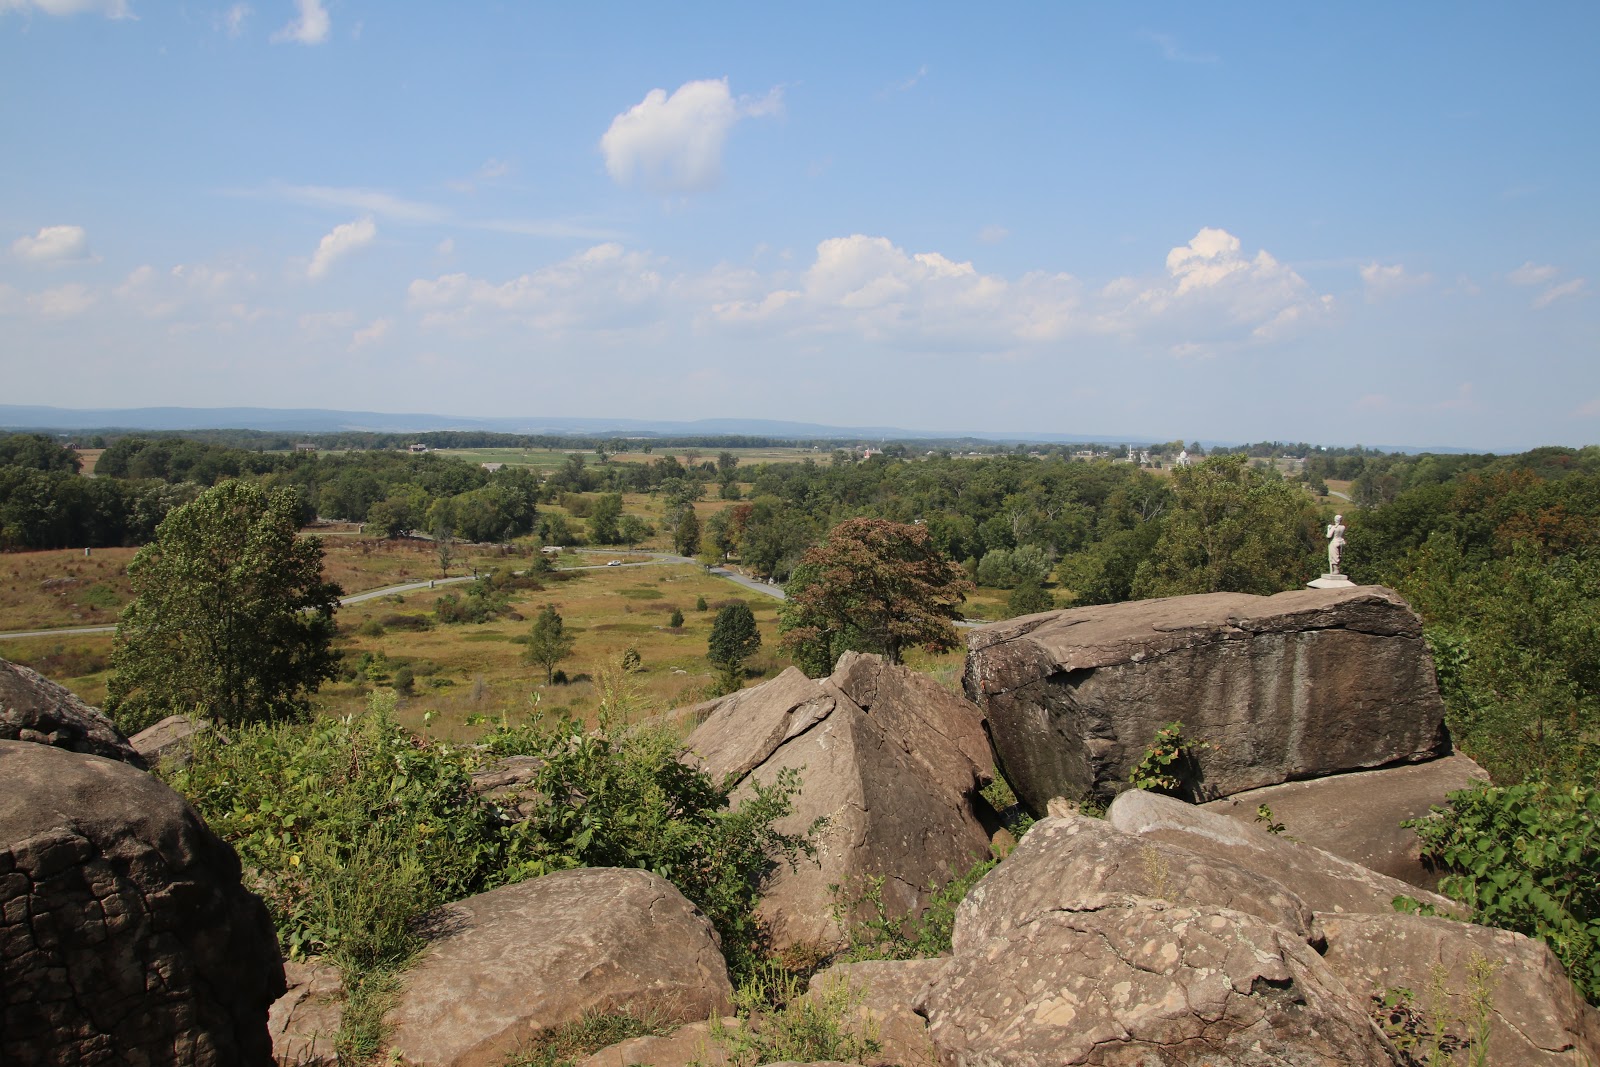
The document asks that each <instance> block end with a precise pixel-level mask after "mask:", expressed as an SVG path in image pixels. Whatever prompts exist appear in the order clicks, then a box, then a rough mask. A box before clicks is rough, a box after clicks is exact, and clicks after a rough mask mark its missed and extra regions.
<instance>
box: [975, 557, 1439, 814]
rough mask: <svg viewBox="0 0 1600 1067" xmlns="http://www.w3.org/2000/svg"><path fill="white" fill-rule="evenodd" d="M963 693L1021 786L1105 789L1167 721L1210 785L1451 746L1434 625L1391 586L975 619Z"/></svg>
mask: <svg viewBox="0 0 1600 1067" xmlns="http://www.w3.org/2000/svg"><path fill="white" fill-rule="evenodd" d="M967 646H968V655H967V667H966V674H965V678H964V684H965V687H966V692H967V696H968V697H969V698H971V699H972V700H973V701H974V702H975V703H976V704H977V705H978V707H979V708H980V709H981V710H982V712H983V715H984V717H985V719H986V720H987V722H988V724H989V730H990V734H991V736H992V738H993V741H994V747H995V752H996V755H997V757H998V760H999V763H1000V765H1001V767H1002V768H1003V769H1004V771H1005V774H1006V778H1007V780H1008V781H1009V782H1010V783H1011V786H1012V788H1013V789H1015V790H1016V793H1017V796H1018V797H1019V799H1021V801H1022V802H1023V803H1024V804H1025V805H1026V806H1027V807H1028V808H1029V810H1030V811H1032V812H1033V813H1034V814H1036V815H1037V814H1042V813H1043V812H1044V810H1045V805H1046V804H1047V802H1048V801H1049V800H1050V798H1051V797H1055V796H1066V797H1077V798H1083V797H1091V796H1092V797H1098V798H1100V799H1102V800H1105V799H1109V798H1110V797H1112V796H1113V795H1115V793H1117V792H1118V791H1120V790H1122V789H1124V788H1127V779H1128V774H1129V771H1130V770H1131V769H1132V768H1133V767H1134V766H1135V765H1137V764H1138V762H1139V761H1140V759H1141V758H1142V757H1143V756H1144V754H1145V752H1146V751H1147V750H1148V749H1149V748H1150V746H1151V744H1152V742H1153V741H1154V739H1155V737H1156V733H1157V731H1159V730H1160V729H1161V728H1162V727H1163V726H1164V725H1166V724H1167V723H1170V722H1176V721H1181V722H1182V723H1183V725H1184V735H1185V736H1186V737H1188V738H1191V739H1196V740H1203V741H1206V742H1208V747H1205V748H1203V749H1201V750H1199V751H1197V753H1196V757H1195V759H1194V761H1193V763H1194V765H1193V766H1192V767H1191V768H1189V769H1188V770H1189V775H1188V781H1187V783H1186V784H1187V785H1188V787H1189V788H1190V789H1191V791H1192V792H1193V793H1194V795H1195V796H1197V797H1198V798H1199V799H1214V798H1218V797H1223V796H1228V795H1231V794H1233V793H1238V792H1242V791H1244V790H1246V789H1255V788H1258V787H1261V786H1266V785H1273V784H1276V783H1279V782H1285V781H1290V780H1293V779H1299V778H1314V777H1319V776H1322V775H1327V774H1333V773H1337V772H1340V771H1350V770H1360V769H1367V768H1375V767H1381V766H1385V765H1387V764H1396V763H1411V762H1421V761H1424V760H1429V759H1433V758H1435V757H1438V756H1442V755H1445V754H1447V753H1448V751H1449V743H1450V742H1449V735H1448V733H1447V732H1446V730H1445V726H1444V704H1443V702H1442V701H1441V700H1440V698H1439V690H1438V684H1437V682H1436V679H1435V676H1434V669H1433V660H1432V657H1431V656H1430V655H1429V653H1428V649H1427V646H1426V645H1425V644H1424V643H1423V640H1422V622H1421V620H1420V619H1419V618H1418V617H1417V615H1416V613H1415V612H1413V611H1412V610H1411V608H1410V607H1409V606H1408V605H1407V604H1406V602H1405V601H1404V600H1403V599H1401V597H1400V596H1399V594H1397V593H1395V592H1394V591H1393V590H1390V589H1386V588H1383V587H1382V586H1356V587H1351V588H1348V589H1326V590H1323V589H1303V590H1296V591H1293V592H1288V593H1279V594H1277V595H1276V596H1270V597H1262V596H1251V595H1248V594H1244V593H1205V594H1200V595H1196V596H1183V597H1170V598H1164V599H1159V600H1142V601H1134V602H1131V603H1125V604H1110V605H1104V606H1096V607H1086V608H1074V609H1071V610H1067V611H1057V612H1049V613H1045V614H1042V615H1030V616H1025V617H1024V618H1021V619H1016V620H1012V621H1010V622H1003V623H994V624H991V625H988V626H981V627H978V628H977V629H975V630H973V631H972V632H971V634H970V635H969V636H968V639H967Z"/></svg>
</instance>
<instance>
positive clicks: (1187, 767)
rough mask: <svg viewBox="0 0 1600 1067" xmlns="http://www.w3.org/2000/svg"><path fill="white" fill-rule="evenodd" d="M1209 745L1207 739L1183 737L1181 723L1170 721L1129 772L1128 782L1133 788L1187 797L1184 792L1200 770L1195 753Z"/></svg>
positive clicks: (1158, 731) (1159, 731)
mask: <svg viewBox="0 0 1600 1067" xmlns="http://www.w3.org/2000/svg"><path fill="white" fill-rule="evenodd" d="M1210 747H1211V745H1210V743H1209V742H1206V741H1193V740H1190V739H1189V738H1187V737H1184V736H1183V723H1181V722H1169V723H1167V724H1166V725H1165V726H1163V727H1162V728H1161V729H1159V730H1157V731H1156V736H1155V740H1154V741H1152V742H1151V743H1150V747H1149V748H1147V749H1145V753H1144V755H1143V756H1141V757H1140V758H1139V762H1138V763H1135V764H1134V765H1133V767H1132V769H1130V770H1129V771H1128V781H1129V782H1130V783H1132V785H1133V787H1134V788H1135V789H1148V790H1149V791H1150V792H1152V793H1165V794H1167V795H1168V796H1175V797H1184V798H1185V799H1189V798H1188V797H1186V796H1185V794H1186V793H1189V792H1192V791H1193V785H1194V781H1195V779H1196V777H1197V772H1198V770H1199V768H1198V766H1197V764H1196V755H1197V754H1198V753H1199V752H1201V751H1202V750H1204V749H1207V748H1210Z"/></svg>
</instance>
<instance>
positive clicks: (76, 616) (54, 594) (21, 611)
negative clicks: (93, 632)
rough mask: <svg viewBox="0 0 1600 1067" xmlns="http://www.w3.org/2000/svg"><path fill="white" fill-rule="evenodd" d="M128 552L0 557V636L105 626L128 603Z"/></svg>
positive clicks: (101, 550)
mask: <svg viewBox="0 0 1600 1067" xmlns="http://www.w3.org/2000/svg"><path fill="white" fill-rule="evenodd" d="M135 551H136V550H135V549H132V548H97V549H95V550H94V551H93V552H92V553H91V554H90V555H89V556H87V557H86V556H84V554H83V549H81V548H80V549H57V550H53V551H49V552H7V553H5V554H4V555H0V632H5V631H8V630H42V629H47V628H52V629H53V628H57V627H62V626H109V625H111V624H112V623H115V622H116V621H117V613H118V612H120V611H121V610H122V608H123V605H125V604H127V602H128V601H129V600H130V599H131V598H132V596H133V592H132V589H131V587H130V586H129V584H128V573H127V568H128V561H129V560H130V559H132V558H133V554H134V552H135Z"/></svg>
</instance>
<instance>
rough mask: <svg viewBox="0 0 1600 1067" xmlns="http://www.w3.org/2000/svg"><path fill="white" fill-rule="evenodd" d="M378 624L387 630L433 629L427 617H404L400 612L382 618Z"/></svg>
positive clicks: (393, 612)
mask: <svg viewBox="0 0 1600 1067" xmlns="http://www.w3.org/2000/svg"><path fill="white" fill-rule="evenodd" d="M378 624H379V625H380V626H382V627H383V628H384V629H385V630H428V629H432V627H433V624H432V623H430V622H429V621H428V617H427V616H426V615H402V614H401V613H399V612H398V611H392V612H390V613H389V614H387V615H384V616H381V617H380V618H379V619H378Z"/></svg>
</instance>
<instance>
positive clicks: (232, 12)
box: [217, 4, 253, 37]
mask: <svg viewBox="0 0 1600 1067" xmlns="http://www.w3.org/2000/svg"><path fill="white" fill-rule="evenodd" d="M252 11H253V9H252V8H251V7H250V5H249V4H234V5H233V6H232V7H230V8H228V10H227V11H224V12H223V13H222V15H221V16H220V17H219V18H218V19H217V26H218V27H219V28H220V29H221V30H222V32H223V33H226V34H227V35H228V36H229V37H238V36H239V35H240V34H241V33H243V32H244V24H245V20H246V19H248V18H249V17H250V14H251V12H252Z"/></svg>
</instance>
